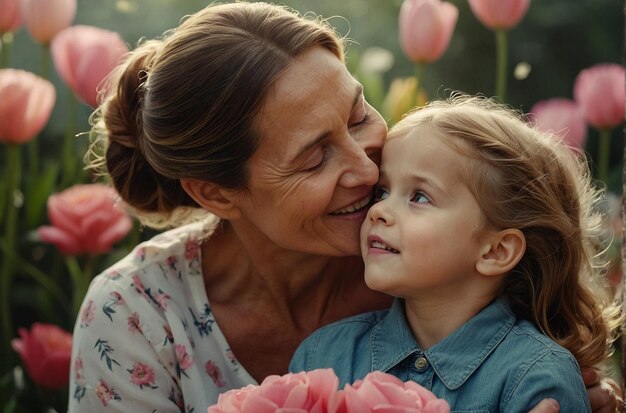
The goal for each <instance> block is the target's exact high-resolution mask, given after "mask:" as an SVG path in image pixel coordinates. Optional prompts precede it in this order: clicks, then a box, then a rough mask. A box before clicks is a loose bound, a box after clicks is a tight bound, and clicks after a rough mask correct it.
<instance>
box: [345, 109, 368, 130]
mask: <svg viewBox="0 0 626 413" xmlns="http://www.w3.org/2000/svg"><path fill="white" fill-rule="evenodd" d="M369 120H370V114H369V113H366V114H365V116H363V118H362V119H361V120H360V121H358V122H354V123H351V124H350V125H348V126H349V128H350V129H355V128H362V127H363V126H365V125H366V124H367V122H368V121H369Z"/></svg>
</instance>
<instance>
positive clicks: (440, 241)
mask: <svg viewBox="0 0 626 413" xmlns="http://www.w3.org/2000/svg"><path fill="white" fill-rule="evenodd" d="M444 139H446V138H445V137H441V136H440V135H439V134H438V133H437V132H435V131H434V130H433V129H432V128H430V127H427V126H419V127H417V128H415V129H413V130H412V131H411V132H409V133H408V134H407V135H404V136H399V137H394V138H391V139H389V140H388V141H387V142H386V143H385V147H384V149H383V155H382V165H381V173H380V180H379V182H378V185H377V189H376V191H375V202H376V203H375V204H374V205H373V206H372V207H371V208H370V210H369V212H368V215H367V218H366V220H365V222H364V223H363V227H362V229H361V252H362V255H363V260H364V261H365V281H366V283H367V285H368V286H369V287H370V288H372V289H374V290H379V291H383V292H386V293H388V294H391V295H394V296H398V297H404V298H414V297H417V296H418V295H420V294H421V295H422V297H424V293H425V292H433V293H435V292H437V295H438V296H441V293H442V292H443V293H444V294H445V296H447V297H449V298H453V297H454V296H458V295H459V294H461V295H463V294H466V293H467V291H468V288H474V287H470V285H472V284H474V283H477V280H478V279H479V278H480V275H479V274H478V272H477V271H476V268H475V264H476V262H477V260H478V257H480V256H481V254H482V253H483V252H482V250H481V248H482V247H481V245H483V244H481V238H482V237H483V235H478V234H485V235H484V236H486V232H485V230H484V229H483V226H484V222H485V220H484V216H483V213H482V211H481V209H480V207H479V205H478V203H477V201H476V198H475V197H474V195H473V194H472V192H470V190H469V188H468V187H467V186H466V185H465V184H464V180H463V179H461V178H462V176H461V171H467V170H468V169H469V168H461V167H460V166H459V165H462V163H463V162H472V161H471V160H469V159H468V158H465V157H463V156H461V155H460V154H459V153H458V152H456V151H455V150H454V149H453V148H452V147H451V146H450V145H449V144H448V143H446V142H445V141H444ZM463 178H466V177H463ZM476 285H478V284H476Z"/></svg>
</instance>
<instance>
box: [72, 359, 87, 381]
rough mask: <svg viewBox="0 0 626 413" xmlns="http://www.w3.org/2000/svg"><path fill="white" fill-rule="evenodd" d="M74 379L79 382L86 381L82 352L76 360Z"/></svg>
mask: <svg viewBox="0 0 626 413" xmlns="http://www.w3.org/2000/svg"><path fill="white" fill-rule="evenodd" d="M74 381H75V382H76V383H78V384H83V383H84V382H85V375H84V374H83V359H82V357H81V356H80V354H79V355H78V356H77V357H76V359H75V360H74Z"/></svg>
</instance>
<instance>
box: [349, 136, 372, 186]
mask: <svg viewBox="0 0 626 413" xmlns="http://www.w3.org/2000/svg"><path fill="white" fill-rule="evenodd" d="M346 152H347V156H346V157H345V162H346V163H347V168H346V170H345V171H344V173H343V175H342V176H341V178H340V180H339V184H340V185H341V186H343V187H345V188H353V187H357V186H363V185H365V186H373V185H374V184H376V182H378V165H376V162H375V160H374V159H371V158H370V157H369V156H368V154H367V153H366V152H365V151H364V150H363V148H361V146H360V145H359V144H358V143H357V142H355V141H354V140H351V142H350V144H349V145H348V147H347V148H346Z"/></svg>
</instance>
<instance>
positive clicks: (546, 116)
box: [530, 98, 587, 148]
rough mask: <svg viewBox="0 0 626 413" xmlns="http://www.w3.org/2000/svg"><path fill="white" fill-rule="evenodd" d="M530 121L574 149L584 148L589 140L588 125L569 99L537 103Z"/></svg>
mask: <svg viewBox="0 0 626 413" xmlns="http://www.w3.org/2000/svg"><path fill="white" fill-rule="evenodd" d="M530 120H531V121H532V123H533V124H534V125H535V127H536V128H537V129H539V130H541V131H544V132H549V133H552V134H554V135H556V136H559V137H561V138H563V141H564V142H565V144H567V145H568V146H570V147H572V148H583V147H584V145H585V139H586V138H587V123H586V122H585V117H584V115H583V112H582V110H581V109H580V107H579V106H578V105H577V104H576V102H574V101H572V100H569V99H562V98H556V99H549V100H542V101H540V102H537V103H536V104H535V105H534V106H533V107H532V108H531V109H530Z"/></svg>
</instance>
